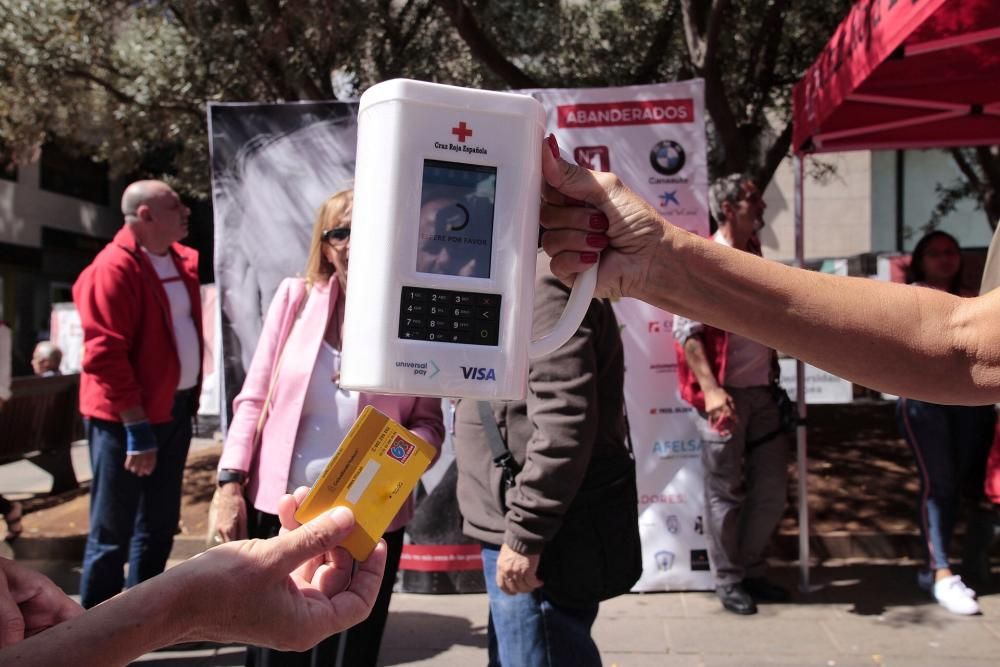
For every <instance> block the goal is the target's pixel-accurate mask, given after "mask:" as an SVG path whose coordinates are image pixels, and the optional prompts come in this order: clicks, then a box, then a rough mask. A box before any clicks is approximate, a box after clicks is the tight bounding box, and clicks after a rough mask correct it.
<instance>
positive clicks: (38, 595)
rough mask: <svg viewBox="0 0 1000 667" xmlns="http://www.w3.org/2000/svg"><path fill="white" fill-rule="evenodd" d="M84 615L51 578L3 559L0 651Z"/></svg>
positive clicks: (1, 570)
mask: <svg viewBox="0 0 1000 667" xmlns="http://www.w3.org/2000/svg"><path fill="white" fill-rule="evenodd" d="M82 613H83V608H82V607H80V605H78V604H77V603H76V602H73V600H71V599H70V598H69V597H68V596H67V595H66V594H65V593H63V592H62V590H61V589H60V588H59V587H58V586H56V585H55V584H54V583H52V581H51V580H49V578H48V577H46V576H45V575H43V574H40V573H38V572H35V571H34V570H32V569H31V568H28V567H25V566H24V565H20V564H19V563H16V562H14V561H12V560H10V559H8V558H0V648H2V647H4V646H10V645H11V644H16V643H17V642H19V641H21V640H22V639H24V638H25V637H30V636H32V635H34V634H37V633H39V632H41V631H42V630H45V629H47V628H50V627H52V626H53V625H57V624H59V623H62V622H63V621H65V620H68V619H71V618H73V617H74V616H77V615H79V614H82Z"/></svg>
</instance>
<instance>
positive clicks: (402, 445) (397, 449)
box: [386, 435, 416, 463]
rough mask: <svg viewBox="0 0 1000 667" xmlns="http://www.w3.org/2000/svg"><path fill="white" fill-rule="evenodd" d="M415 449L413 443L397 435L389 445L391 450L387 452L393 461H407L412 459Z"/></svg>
mask: <svg viewBox="0 0 1000 667" xmlns="http://www.w3.org/2000/svg"><path fill="white" fill-rule="evenodd" d="M415 449H416V446H415V445H414V444H413V443H411V442H407V441H406V440H403V439H402V438H401V437H399V436H398V435H397V436H396V439H395V440H393V441H392V444H391V445H389V451H388V452H386V453H387V454H388V455H389V458H390V459H392V460H393V461H399V462H400V463H406V462H407V461H409V460H410V456H412V455H413V450H415Z"/></svg>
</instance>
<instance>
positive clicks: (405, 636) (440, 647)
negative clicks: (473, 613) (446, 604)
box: [379, 611, 487, 666]
mask: <svg viewBox="0 0 1000 667" xmlns="http://www.w3.org/2000/svg"><path fill="white" fill-rule="evenodd" d="M486 641H487V640H486V627H485V626H481V625H477V624H475V623H473V622H471V621H470V620H469V619H467V618H465V617H462V616H445V615H442V614H431V613H427V612H420V611H392V612H390V613H389V621H388V623H387V624H386V628H385V634H384V635H383V636H382V650H381V652H380V660H379V664H380V665H387V666H388V665H405V664H407V663H409V662H415V661H418V660H428V659H430V658H433V657H434V656H436V655H439V654H441V653H444V652H446V651H448V650H449V649H451V648H452V647H454V646H468V647H470V648H475V649H485V648H486Z"/></svg>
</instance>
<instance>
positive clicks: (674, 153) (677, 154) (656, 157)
mask: <svg viewBox="0 0 1000 667" xmlns="http://www.w3.org/2000/svg"><path fill="white" fill-rule="evenodd" d="M684 160H685V155H684V147H683V146H681V145H680V144H679V143H677V142H676V141H671V140H670V139H664V140H663V141H661V142H660V143H658V144H656V145H655V146H653V150H651V151H649V164H650V165H651V166H652V167H653V169H655V170H656V172H657V173H659V174H663V175H664V176H673V175H674V174H676V173H677V172H679V171H680V170H681V169H683V168H684Z"/></svg>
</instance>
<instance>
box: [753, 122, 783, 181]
mask: <svg viewBox="0 0 1000 667" xmlns="http://www.w3.org/2000/svg"><path fill="white" fill-rule="evenodd" d="M791 145H792V124H791V122H789V123H787V124H786V125H785V129H784V130H782V131H781V134H779V135H778V138H777V139H775V140H774V143H772V144H771V145H770V146H768V148H767V151H765V153H764V161H763V163H762V164H761V166H760V168H758V169H757V173H756V174H755V175H754V181H755V182H756V183H757V187H758V188H759V189H760V191H761V192H763V191H764V188H766V187H767V184H768V183H770V182H771V179H772V178H773V177H774V172H776V171H777V170H778V166H779V165H780V164H781V161H782V160H784V159H785V156H787V155H788V149H789V148H790V147H791Z"/></svg>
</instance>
